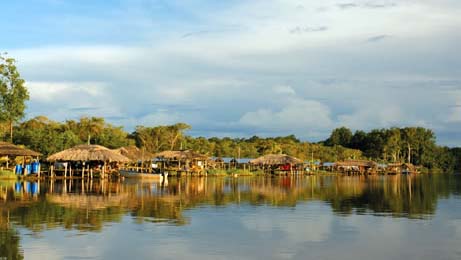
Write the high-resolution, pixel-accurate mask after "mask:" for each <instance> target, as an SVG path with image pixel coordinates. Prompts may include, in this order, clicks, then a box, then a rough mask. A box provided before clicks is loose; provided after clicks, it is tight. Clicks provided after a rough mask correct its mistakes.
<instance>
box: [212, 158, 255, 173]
mask: <svg viewBox="0 0 461 260" xmlns="http://www.w3.org/2000/svg"><path fill="white" fill-rule="evenodd" d="M251 160H253V159H252V158H234V157H211V158H210V161H211V163H212V164H213V166H214V168H216V169H221V170H225V169H246V168H249V167H247V166H248V165H249V164H250V161H251Z"/></svg>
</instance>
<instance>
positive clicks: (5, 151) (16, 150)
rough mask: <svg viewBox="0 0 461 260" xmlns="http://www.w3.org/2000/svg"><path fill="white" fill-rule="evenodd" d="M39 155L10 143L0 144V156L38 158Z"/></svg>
mask: <svg viewBox="0 0 461 260" xmlns="http://www.w3.org/2000/svg"><path fill="white" fill-rule="evenodd" d="M40 155H41V153H38V152H35V151H32V150H29V149H27V148H22V147H19V146H17V145H14V144H12V143H7V142H0V156H40Z"/></svg>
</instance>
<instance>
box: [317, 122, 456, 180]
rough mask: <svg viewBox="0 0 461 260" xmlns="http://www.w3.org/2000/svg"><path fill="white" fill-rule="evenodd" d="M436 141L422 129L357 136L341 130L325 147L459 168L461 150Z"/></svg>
mask: <svg viewBox="0 0 461 260" xmlns="http://www.w3.org/2000/svg"><path fill="white" fill-rule="evenodd" d="M435 139H436V138H435V134H434V132H433V131H432V130H430V129H426V128H423V127H405V128H395V127H394V128H389V129H375V130H372V131H370V132H368V133H366V132H364V131H356V132H355V133H354V134H352V131H351V130H350V129H348V128H345V127H341V128H337V129H335V130H333V132H332V133H331V136H330V137H329V138H328V139H327V140H325V142H324V144H325V145H341V146H344V147H348V148H351V149H358V150H361V151H362V152H363V155H364V156H365V157H367V158H370V159H373V160H377V161H382V162H410V163H413V164H415V165H422V166H424V167H426V168H428V169H432V170H443V171H453V170H454V169H455V168H456V167H458V168H457V169H459V160H460V158H461V157H460V153H459V149H458V150H457V149H452V150H450V149H449V148H448V147H441V146H438V145H437V144H436V140H435ZM456 151H458V153H456Z"/></svg>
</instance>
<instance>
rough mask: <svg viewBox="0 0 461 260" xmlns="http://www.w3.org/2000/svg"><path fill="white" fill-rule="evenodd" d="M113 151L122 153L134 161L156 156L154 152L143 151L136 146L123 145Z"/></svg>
mask: <svg viewBox="0 0 461 260" xmlns="http://www.w3.org/2000/svg"><path fill="white" fill-rule="evenodd" d="M112 151H114V152H116V153H118V154H121V155H123V156H125V157H127V158H128V159H130V160H131V161H134V162H137V161H139V160H141V161H145V160H150V159H152V158H154V155H153V154H152V153H149V152H147V151H142V150H141V149H139V148H138V147H136V146H127V147H121V148H118V149H115V150H112Z"/></svg>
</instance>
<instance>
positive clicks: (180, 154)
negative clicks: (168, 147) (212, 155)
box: [154, 150, 208, 173]
mask: <svg viewBox="0 0 461 260" xmlns="http://www.w3.org/2000/svg"><path fill="white" fill-rule="evenodd" d="M154 157H155V160H156V162H157V163H159V164H160V169H161V170H163V171H165V170H168V171H176V172H178V173H181V172H185V173H200V172H202V171H203V170H204V169H205V168H206V167H207V161H208V156H206V155H203V154H199V153H197V152H194V151H192V150H185V151H163V152H159V153H156V154H155V155H154Z"/></svg>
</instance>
